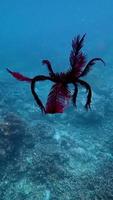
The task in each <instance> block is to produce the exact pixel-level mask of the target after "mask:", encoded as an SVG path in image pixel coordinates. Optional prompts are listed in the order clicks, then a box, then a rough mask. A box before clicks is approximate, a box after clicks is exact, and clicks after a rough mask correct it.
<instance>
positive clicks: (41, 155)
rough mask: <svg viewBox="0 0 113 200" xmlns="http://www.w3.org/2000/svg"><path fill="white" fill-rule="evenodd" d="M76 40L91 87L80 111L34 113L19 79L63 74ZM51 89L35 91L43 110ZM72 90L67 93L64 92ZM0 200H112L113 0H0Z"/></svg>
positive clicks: (37, 110) (34, 107) (81, 98)
mask: <svg viewBox="0 0 113 200" xmlns="http://www.w3.org/2000/svg"><path fill="white" fill-rule="evenodd" d="M84 34H86V36H85V39H84V46H83V52H84V53H85V55H86V58H87V61H90V60H91V59H92V58H95V57H96V58H97V57H99V58H102V59H103V60H104V62H105V63H106V65H105V66H104V65H103V63H101V62H96V64H95V65H94V66H92V70H91V71H89V73H88V75H87V76H86V77H83V80H84V81H87V82H88V83H89V84H90V86H91V88H92V93H93V95H92V101H91V109H89V110H88V111H87V110H86V109H85V108H84V105H85V103H86V99H87V93H86V90H85V88H83V87H81V86H79V87H78V88H79V90H78V96H77V108H75V107H74V106H73V104H72V102H70V103H69V106H68V108H66V109H65V111H64V112H63V113H61V114H60V113H59V114H58V113H57V114H46V115H44V114H42V113H41V110H40V108H39V107H38V105H37V104H36V102H35V101H34V98H33V96H32V93H31V89H30V83H28V82H21V81H18V80H16V79H15V78H13V77H12V76H11V74H9V73H8V72H7V70H6V68H8V69H10V70H11V71H14V72H19V73H22V74H23V75H25V76H27V77H30V78H32V77H34V76H36V75H48V70H47V67H46V66H45V65H42V60H43V59H48V60H50V61H51V63H52V66H53V69H54V71H55V72H64V71H66V70H67V69H69V66H70V62H69V57H70V52H71V50H72V39H73V38H74V37H77V35H80V37H82V36H83V35H84ZM50 86H51V84H50V83H49V82H48V81H47V82H46V81H43V82H41V83H39V85H38V84H36V91H37V92H38V94H39V96H40V98H41V99H42V101H43V103H44V105H45V102H46V101H47V95H48V93H49V91H50ZM71 89H72V91H73V88H71ZM0 200H113V1H112V0H108V1H106V0H98V1H97V0H95V1H90V0H86V1H84V0H79V1H77V0H70V1H68V0H62V1H60V0H57V1H52V0H19V1H14V0H10V1H8V0H7V1H6V0H0Z"/></svg>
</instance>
